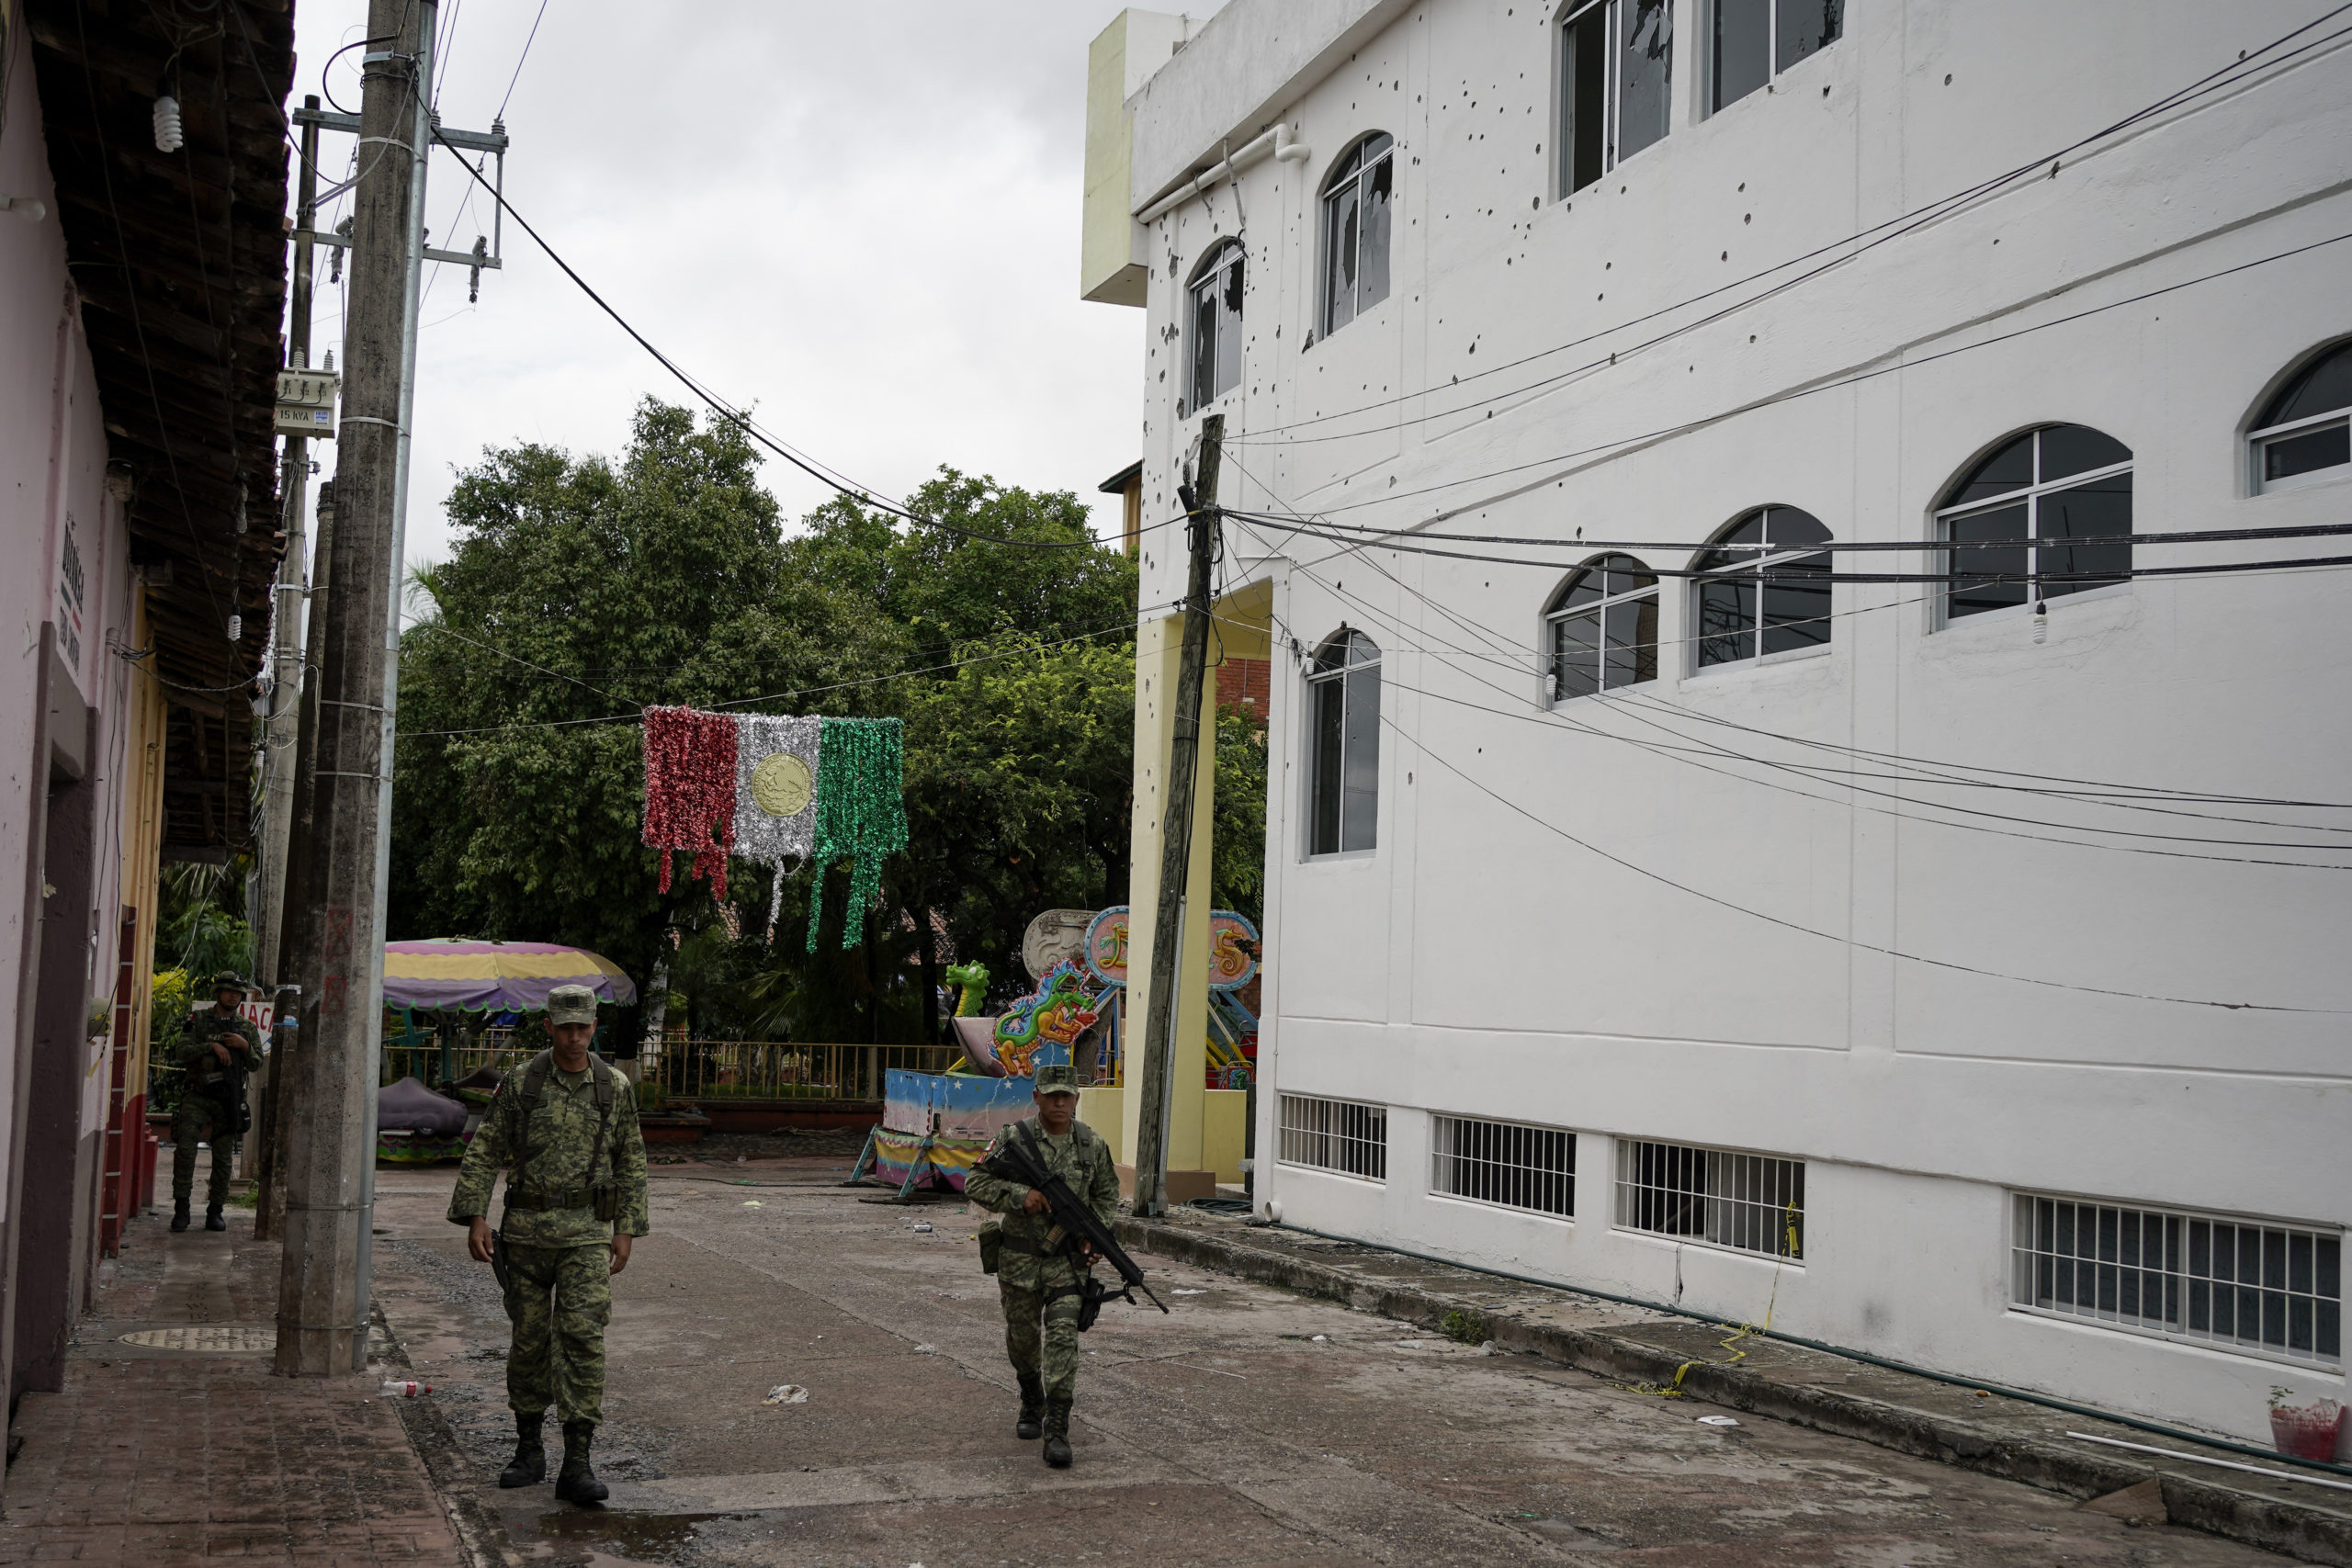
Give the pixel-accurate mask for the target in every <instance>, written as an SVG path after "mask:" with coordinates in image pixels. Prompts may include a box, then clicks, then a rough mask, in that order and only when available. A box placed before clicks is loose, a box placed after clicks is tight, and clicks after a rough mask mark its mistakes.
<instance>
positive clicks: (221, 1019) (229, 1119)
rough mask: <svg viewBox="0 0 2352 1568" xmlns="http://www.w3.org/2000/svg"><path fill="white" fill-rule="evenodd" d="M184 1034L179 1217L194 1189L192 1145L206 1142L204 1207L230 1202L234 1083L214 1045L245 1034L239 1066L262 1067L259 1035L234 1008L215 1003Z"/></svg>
mask: <svg viewBox="0 0 2352 1568" xmlns="http://www.w3.org/2000/svg"><path fill="white" fill-rule="evenodd" d="M183 1034H184V1036H185V1037H186V1038H187V1042H188V1043H187V1044H186V1045H183V1046H182V1047H180V1055H179V1066H180V1070H181V1074H182V1077H181V1080H180V1081H181V1083H182V1085H183V1088H182V1089H181V1090H180V1103H179V1109H178V1110H176V1111H174V1112H173V1113H172V1203H173V1206H174V1207H175V1208H176V1209H178V1210H179V1211H181V1212H182V1213H185V1212H186V1211H187V1204H188V1198H189V1196H190V1194H192V1193H193V1192H194V1191H195V1190H196V1145H198V1144H200V1143H205V1142H208V1141H209V1143H210V1144H211V1145H212V1177H211V1180H210V1182H209V1185H208V1186H207V1187H206V1188H205V1199H204V1201H205V1204H206V1206H207V1207H208V1208H210V1209H214V1210H217V1209H219V1208H220V1205H221V1204H223V1203H225V1202H227V1201H229V1178H230V1176H231V1175H232V1173H233V1172H234V1171H235V1169H236V1165H237V1145H238V1142H239V1138H238V1134H237V1130H236V1128H237V1122H236V1115H237V1108H236V1104H235V1100H236V1099H237V1085H236V1080H235V1079H234V1077H232V1075H231V1073H230V1071H229V1069H228V1068H226V1067H224V1066H221V1065H220V1056H219V1055H218V1054H217V1053H215V1052H214V1051H213V1049H212V1045H213V1042H215V1041H217V1040H219V1039H220V1036H222V1035H223V1034H235V1035H241V1036H243V1039H244V1042H245V1051H244V1053H243V1060H241V1061H239V1062H238V1063H237V1066H239V1068H240V1069H242V1070H243V1071H244V1072H248V1073H249V1072H251V1071H253V1070H254V1068H255V1067H257V1066H261V1032H260V1031H259V1030H257V1029H255V1028H254V1026H253V1025H252V1024H250V1023H248V1022H246V1021H244V1019H243V1018H242V1017H240V1016H239V1015H238V1013H237V1012H236V1010H234V1009H231V1010H228V1011H225V1012H224V1011H222V1010H221V1009H220V1004H219V1003H218V1002H215V1003H214V1004H213V1006H212V1007H211V1008H209V1010H206V1011H203V1012H199V1013H196V1014H193V1015H191V1016H190V1017H189V1019H188V1021H187V1029H186V1030H184V1031H183ZM229 1055H230V1056H231V1057H232V1058H235V1057H237V1055H238V1051H237V1049H236V1047H235V1046H233V1045H232V1046H231V1047H230V1048H229Z"/></svg>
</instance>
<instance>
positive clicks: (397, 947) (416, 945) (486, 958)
mask: <svg viewBox="0 0 2352 1568" xmlns="http://www.w3.org/2000/svg"><path fill="white" fill-rule="evenodd" d="M558 986H585V987H588V988H589V989H590V990H592V991H594V992H595V993H596V995H597V996H598V997H599V998H603V999H604V1000H605V1001H608V1002H614V1003H616V1004H618V1005H620V1006H622V1007H627V1006H628V1004H629V1003H631V1002H634V1001H635V1000H637V987H636V986H634V985H632V984H631V983H630V981H629V977H628V976H626V975H624V974H622V973H621V972H620V967H619V965H617V964H614V963H613V961H612V960H610V959H608V958H604V957H601V956H599V955H598V954H596V953H590V952H588V951H587V950H586V949H585V948H578V947H560V946H558V945H557V944H556V943H554V942H468V941H466V940H465V939H463V938H462V937H433V938H429V939H427V940H425V941H423V942H386V943H385V944H384V1005H385V1006H386V1007H394V1008H416V1009H419V1010H434V1009H447V1010H456V1011H462V1012H539V1011H543V1010H545V1009H546V1007H547V1005H548V992H549V991H551V990H553V989H555V987H558Z"/></svg>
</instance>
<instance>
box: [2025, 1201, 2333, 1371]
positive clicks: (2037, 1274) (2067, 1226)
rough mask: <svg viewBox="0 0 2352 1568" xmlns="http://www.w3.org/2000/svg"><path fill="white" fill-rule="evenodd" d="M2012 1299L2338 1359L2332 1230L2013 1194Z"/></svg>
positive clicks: (2188, 1335)
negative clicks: (2015, 1213)
mask: <svg viewBox="0 0 2352 1568" xmlns="http://www.w3.org/2000/svg"><path fill="white" fill-rule="evenodd" d="M2016 1201H2017V1219H2016V1225H2017V1229H2016V1235H2014V1236H2013V1237H2012V1239H2011V1242H2010V1252H2011V1256H2012V1258H2013V1259H2014V1268H2013V1273H2014V1276H2015V1277H2014V1280H2013V1281H2012V1289H2013V1300H2014V1301H2015V1303H2016V1304H2017V1305H2018V1306H2020V1307H2024V1308H2027V1309H2030V1310H2032V1311H2037V1312H2048V1313H2056V1314H2064V1315H2065V1316H2068V1317H2086V1318H2092V1319H2095V1320H2097V1321H2098V1322H2100V1323H2104V1324H2108V1325H2111V1326H2114V1327H2118V1328H2126V1329H2132V1330H2136V1331H2138V1332H2141V1333H2146V1334H2156V1335H2162V1336H2164V1337H2166V1338H2173V1339H2188V1340H2194V1341H2196V1342H2198V1343H2199V1344H2207V1345H2223V1346H2231V1347H2234V1348H2240V1349H2245V1350H2251V1351H2255V1352H2256V1353H2258V1354H2263V1355H2270V1356H2282V1357H2286V1358H2289V1359H2294V1360H2299V1361H2336V1360H2340V1359H2342V1356H2343V1325H2344V1269H2343V1253H2344V1236H2343V1233H2342V1232H2340V1231H2333V1230H2317V1229H2313V1228H2311V1227H2308V1226H2303V1225H2289V1224H2275V1223H2265V1222H2262V1221H2256V1220H2244V1219H2236V1218H2233V1217H2231V1216H2228V1215H2222V1214H2200V1213H2193V1212H2188V1211H2182V1210H2173V1209H2149V1208H2126V1207H2123V1206H2122V1205H2120V1204H2114V1203H2095V1202H2089V1201H2084V1200H2081V1199H2075V1198H2055V1197H2043V1196H2041V1195H2040V1194H2037V1193H2030V1192H2020V1193H2018V1194H2017V1195H2016Z"/></svg>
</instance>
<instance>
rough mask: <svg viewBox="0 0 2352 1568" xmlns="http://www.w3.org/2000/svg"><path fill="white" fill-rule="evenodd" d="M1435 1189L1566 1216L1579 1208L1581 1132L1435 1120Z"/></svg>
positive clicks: (1432, 1165) (1464, 1118)
mask: <svg viewBox="0 0 2352 1568" xmlns="http://www.w3.org/2000/svg"><path fill="white" fill-rule="evenodd" d="M1430 1191H1432V1192H1437V1193H1442V1194H1443V1195H1444V1196H1446V1197H1448V1198H1467V1199H1469V1200H1470V1201H1472V1202H1475V1203H1494V1204H1498V1205H1499V1206H1501V1207H1503V1208H1506V1209H1525V1210H1528V1211H1529V1212H1530V1213H1538V1214H1557V1215H1559V1216H1560V1217H1561V1218H1563V1219H1566V1218H1567V1217H1568V1216H1570V1215H1572V1214H1574V1213H1576V1208H1577V1135H1576V1134H1574V1133H1568V1132H1563V1131H1561V1130H1560V1129H1559V1128H1557V1127H1532V1126H1528V1125H1526V1124H1525V1123H1523V1122H1481V1121H1477V1120H1475V1119H1473V1118H1471V1117H1468V1116H1432V1117H1431V1118H1430Z"/></svg>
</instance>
